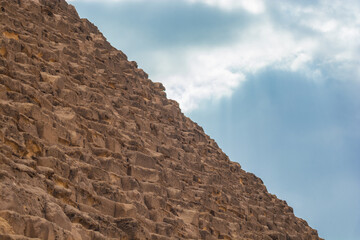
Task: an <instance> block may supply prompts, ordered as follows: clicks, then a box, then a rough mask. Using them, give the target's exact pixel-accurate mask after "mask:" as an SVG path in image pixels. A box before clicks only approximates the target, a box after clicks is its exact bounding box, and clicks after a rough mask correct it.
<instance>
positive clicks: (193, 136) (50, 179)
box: [0, 0, 319, 240]
mask: <svg viewBox="0 0 360 240" xmlns="http://www.w3.org/2000/svg"><path fill="white" fill-rule="evenodd" d="M0 7H1V8H0V18H1V22H0V23H1V24H0V239H68V240H71V239H74V240H77V239H83V240H95V239H96V240H100V239H269V240H271V239H281V240H282V239H284V240H290V239H291V240H301V239H319V237H318V235H317V232H316V230H313V229H312V228H310V227H309V226H308V225H307V223H306V221H304V220H302V219H299V218H296V217H295V216H294V214H293V211H292V208H291V207H289V206H288V205H287V204H286V202H285V201H282V200H279V199H278V198H276V196H275V195H272V194H269V193H268V192H267V190H266V188H265V186H264V185H263V183H262V181H261V180H260V179H259V178H257V177H256V176H254V175H253V174H251V173H247V172H245V171H243V170H242V169H241V167H240V165H239V164H237V163H234V162H231V161H230V160H229V159H228V157H227V156H226V155H225V154H224V153H223V152H222V151H221V149H220V148H219V147H218V146H217V144H216V143H215V142H214V141H213V140H212V139H210V138H209V137H208V136H207V135H206V134H205V133H204V131H203V129H202V128H201V127H199V126H198V125H197V124H196V123H194V122H192V121H191V120H190V119H189V118H187V117H185V116H184V115H183V114H182V113H181V111H180V109H179V106H178V104H177V103H176V102H175V101H172V100H169V99H167V98H166V94H165V92H164V87H163V86H162V85H161V84H160V83H153V82H152V81H150V80H149V79H148V76H147V74H146V73H144V71H143V70H141V69H139V68H138V67H137V64H136V63H135V62H129V61H128V60H127V58H126V56H125V55H124V54H123V53H122V52H121V51H118V50H116V49H115V48H113V47H112V46H111V45H110V44H109V43H108V42H107V41H106V39H105V38H104V36H103V35H102V34H101V33H100V32H99V31H98V29H97V28H96V27H95V26H94V25H93V24H91V23H90V22H89V21H88V20H86V19H80V18H79V17H78V15H77V13H76V11H75V9H74V7H73V6H71V5H68V4H67V3H66V2H65V1H64V0H56V1H55V0H17V1H15V0H1V1H0Z"/></svg>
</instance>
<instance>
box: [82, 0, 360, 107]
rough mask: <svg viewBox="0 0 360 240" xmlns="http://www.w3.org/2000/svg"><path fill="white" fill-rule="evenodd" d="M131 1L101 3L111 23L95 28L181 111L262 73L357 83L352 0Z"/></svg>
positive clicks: (356, 15)
mask: <svg viewBox="0 0 360 240" xmlns="http://www.w3.org/2000/svg"><path fill="white" fill-rule="evenodd" d="M78 1H80V2H84V1H88V0H76V2H78ZM90 1H97V0H90ZM138 1H142V3H141V5H139V3H138ZM138 1H129V0H106V1H101V2H102V3H103V2H107V3H109V2H116V4H115V5H114V6H111V8H110V7H108V8H107V9H106V10H104V13H103V14H104V15H108V17H109V18H112V22H113V24H110V25H109V22H111V20H110V19H109V21H107V22H106V24H104V25H103V26H101V23H100V30H102V31H105V35H106V36H110V35H113V36H114V35H118V37H116V39H112V38H111V37H109V40H110V41H111V42H112V43H113V44H115V46H116V47H118V48H120V49H121V50H124V51H125V52H126V53H127V54H129V57H130V58H132V60H136V61H138V62H139V65H140V67H142V68H144V69H145V71H147V72H149V74H150V77H151V79H152V80H154V81H161V82H163V83H164V85H165V86H166V88H167V93H168V96H169V97H170V98H173V99H175V100H177V101H178V102H179V103H180V105H181V107H182V109H183V110H184V111H186V112H190V111H191V110H193V109H196V108H197V107H198V106H199V104H200V103H201V102H202V101H207V100H217V99H221V98H222V97H230V96H231V95H232V93H233V92H234V90H235V89H236V88H237V87H239V86H240V85H241V82H243V81H245V80H246V79H248V76H249V74H256V73H257V72H259V71H262V70H263V69H269V68H272V69H280V70H283V71H289V72H302V73H304V74H305V75H306V76H307V78H309V79H313V80H314V81H318V82H322V81H326V80H327V79H330V78H331V79H334V78H335V79H336V78H338V79H341V80H349V79H356V80H358V79H359V70H358V69H359V68H358V66H359V63H360V62H359V61H360V60H359V59H360V58H359V54H360V42H359V41H358V39H360V10H359V3H357V2H356V1H350V0H349V1H311V2H310V1H301V2H299V3H298V2H293V1H288V0H283V1H281V0H279V1H276V2H271V3H269V2H268V1H262V0H255V1H245V0H244V1H243V0H182V1H163V0H152V1H149V0H148V1H144V0H138ZM98 4H100V3H98ZM99 11H101V9H99ZM98 25H99V24H98ZM106 31H108V32H109V33H110V32H111V34H107V33H106ZM125 36H126V37H125ZM345 72H346V74H345Z"/></svg>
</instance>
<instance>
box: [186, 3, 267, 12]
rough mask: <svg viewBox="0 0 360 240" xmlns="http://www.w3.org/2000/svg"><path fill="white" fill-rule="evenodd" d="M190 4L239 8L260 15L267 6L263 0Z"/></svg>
mask: <svg viewBox="0 0 360 240" xmlns="http://www.w3.org/2000/svg"><path fill="white" fill-rule="evenodd" d="M187 1H188V2H190V3H204V4H207V5H209V6H213V7H219V8H221V9H224V10H234V9H238V8H242V9H245V10H246V11H248V12H250V13H253V14H259V13H262V12H264V11H265V4H264V2H263V1H262V0H251V1H249V0H187Z"/></svg>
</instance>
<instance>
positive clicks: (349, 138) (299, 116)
mask: <svg viewBox="0 0 360 240" xmlns="http://www.w3.org/2000/svg"><path fill="white" fill-rule="evenodd" d="M68 2H69V3H71V4H73V5H74V6H75V7H76V9H77V11H78V13H79V15H80V17H82V18H88V19H89V20H90V21H91V22H93V23H94V24H95V25H96V26H98V28H99V30H100V31H101V32H102V33H103V34H104V36H105V37H106V38H107V40H108V41H109V42H110V43H111V44H112V45H113V46H114V47H116V48H117V49H120V50H122V51H123V52H124V53H125V54H126V55H127V56H128V58H129V59H130V60H134V61H136V62H137V63H138V65H139V67H140V68H142V69H144V70H145V72H147V73H148V74H149V78H150V79H151V80H153V81H155V82H162V83H163V84H164V86H165V87H166V93H167V96H168V97H169V98H171V99H175V100H176V101H178V102H179V103H180V107H181V109H182V111H183V112H184V113H185V114H186V115H187V116H189V117H191V119H192V120H194V121H195V122H197V123H199V124H200V125H201V126H202V127H203V128H204V130H205V132H206V133H207V134H208V135H210V136H211V137H212V138H214V139H215V140H216V142H217V143H218V144H219V146H220V147H221V148H222V149H223V151H224V152H225V153H226V154H227V155H228V156H229V157H230V159H231V160H232V161H237V162H239V163H240V165H241V166H242V168H243V169H244V170H246V171H248V172H252V173H255V174H256V175H257V176H258V177H260V178H262V180H263V181H264V183H265V185H266V186H267V188H268V190H269V192H271V193H273V194H276V195H277V196H278V197H279V198H281V199H284V200H286V201H287V203H288V204H289V205H290V206H292V207H293V208H294V212H295V215H296V216H298V217H301V218H304V219H305V220H306V221H307V222H308V223H309V225H310V226H311V227H313V228H315V229H317V230H318V232H319V235H320V237H323V238H325V239H329V240H339V239H341V240H358V239H359V236H360V124H359V123H360V94H359V92H360V67H359V65H360V41H359V39H360V2H359V1H358V0H343V1H338V0H312V1H310V0H303V1H291V0H277V1H271V2H270V1H265V0H252V1H249V0H72V1H68Z"/></svg>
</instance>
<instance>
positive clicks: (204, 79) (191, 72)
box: [154, 24, 317, 112]
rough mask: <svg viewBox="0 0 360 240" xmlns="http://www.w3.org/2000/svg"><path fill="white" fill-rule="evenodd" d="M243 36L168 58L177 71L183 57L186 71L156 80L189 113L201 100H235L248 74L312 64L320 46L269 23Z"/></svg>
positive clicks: (296, 68) (168, 74)
mask: <svg viewBox="0 0 360 240" xmlns="http://www.w3.org/2000/svg"><path fill="white" fill-rule="evenodd" d="M242 35H243V37H241V38H240V37H239V40H238V42H235V43H233V44H231V45H227V46H222V47H217V48H198V49H190V50H188V51H187V52H185V53H183V54H182V55H176V62H174V63H172V62H171V61H172V59H171V58H167V59H166V62H167V64H169V65H174V66H173V67H170V68H171V69H174V68H176V67H178V68H179V65H178V58H179V56H180V57H183V58H184V59H183V61H182V62H183V63H185V64H182V65H180V68H181V70H182V71H181V72H173V71H170V72H167V73H165V74H162V75H158V76H154V77H155V79H156V80H159V81H161V82H163V83H164V84H165V86H166V88H167V93H168V96H169V97H170V98H173V99H175V100H177V101H178V102H179V103H180V106H181V108H182V109H183V110H184V111H185V112H188V111H191V110H193V109H196V108H197V107H198V105H199V103H201V101H204V100H217V99H220V98H222V97H231V95H232V93H233V91H234V90H235V89H236V87H238V86H239V85H240V84H241V82H243V81H245V80H246V75H247V74H251V73H256V72H257V71H259V70H261V69H263V68H265V67H270V66H272V67H274V68H281V69H286V70H292V71H297V70H299V69H300V68H302V67H303V66H304V65H305V64H306V63H308V62H309V61H311V57H310V55H311V51H313V49H315V48H316V46H317V43H316V42H314V41H312V40H310V39H305V40H300V41H299V40H297V39H295V38H294V37H293V36H292V35H291V34H289V33H288V32H282V31H280V30H276V29H274V28H273V27H272V26H268V25H266V24H264V25H258V26H257V27H255V28H251V29H247V30H246V31H245V32H243V33H242ZM163 60H165V58H163ZM175 66H176V67H175Z"/></svg>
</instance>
